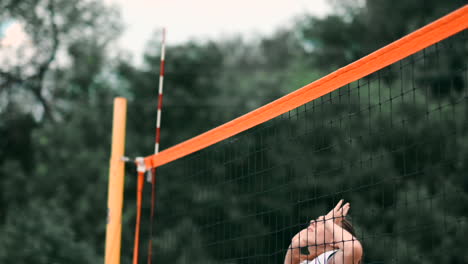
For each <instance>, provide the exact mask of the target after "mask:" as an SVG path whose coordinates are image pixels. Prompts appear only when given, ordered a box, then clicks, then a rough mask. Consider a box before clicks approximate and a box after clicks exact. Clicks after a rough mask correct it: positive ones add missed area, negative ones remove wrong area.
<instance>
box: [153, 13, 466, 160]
mask: <svg viewBox="0 0 468 264" xmlns="http://www.w3.org/2000/svg"><path fill="white" fill-rule="evenodd" d="M467 27H468V5H465V6H463V7H461V8H459V9H457V10H455V11H453V12H452V13H450V14H448V15H446V16H444V17H442V18H440V19H438V20H436V21H434V22H432V23H430V24H429V25H426V26H424V27H422V28H420V29H418V30H416V31H414V32H412V33H410V34H408V35H406V36H405V37H403V38H401V39H399V40H397V41H394V42H392V43H391V44H389V45H387V46H385V47H383V48H381V49H379V50H377V51H375V52H373V53H371V54H369V55H367V56H365V57H363V58H361V59H359V60H357V61H355V62H353V63H351V64H349V65H347V66H345V67H343V68H341V69H338V70H337V71H335V72H333V73H331V74H329V75H327V76H325V77H322V78H321V79H319V80H317V81H315V82H312V83H310V84H308V85H306V86H304V87H302V88H300V89H298V90H296V91H294V92H292V93H290V94H288V95H286V96H283V97H281V98H279V99H277V100H275V101H273V102H271V103H269V104H267V105H265V106H262V107H260V108H258V109H256V110H254V111H252V112H249V113H247V114H245V115H243V116H241V117H238V118H236V119H234V120H232V121H230V122H228V123H225V124H223V125H221V126H219V127H217V128H214V129H212V130H210V131H208V132H205V133H203V134H201V135H198V136H196V137H193V138H191V139H189V140H186V141H184V142H182V143H179V144H177V145H175V146H173V147H171V148H168V149H166V150H164V151H162V152H160V153H159V154H156V155H151V156H147V157H146V158H145V164H146V166H147V167H148V168H155V167H158V166H161V165H164V164H166V163H169V162H171V161H173V160H176V159H178V158H181V157H183V156H186V155H188V154H190V153H193V152H195V151H198V150H200V149H203V148H205V147H208V146H210V145H213V144H215V143H217V142H220V141H222V140H224V139H226V138H229V137H231V136H234V135H236V134H238V133H240V132H242V131H245V130H247V129H249V128H252V127H254V126H256V125H259V124H261V123H263V122H266V121H268V120H270V119H273V118H275V117H277V116H279V115H281V114H283V113H286V112H288V111H290V110H292V109H295V108H297V107H299V106H301V105H303V104H305V103H308V102H310V101H312V100H314V99H317V98H319V97H321V96H323V95H325V94H327V93H330V92H332V91H334V90H336V89H338V88H340V87H342V86H344V85H346V84H349V83H351V82H353V81H356V80H358V79H361V78H363V77H365V76H367V75H369V74H371V73H373V72H376V71H378V70H380V69H382V68H384V67H386V66H388V65H390V64H392V63H395V62H397V61H399V60H401V59H404V58H406V57H407V56H410V55H412V54H414V53H416V52H418V51H420V50H422V49H424V48H427V47H429V46H431V45H432V44H435V43H437V42H439V41H441V40H444V39H446V38H448V37H450V36H452V35H454V34H456V33H458V32H460V31H463V30H465V29H467Z"/></svg>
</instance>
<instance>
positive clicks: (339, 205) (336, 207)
mask: <svg viewBox="0 0 468 264" xmlns="http://www.w3.org/2000/svg"><path fill="white" fill-rule="evenodd" d="M342 204H343V199H341V200H340V201H339V202H338V203H337V204H336V206H335V208H333V211H334V212H338V210H339V209H340V208H341V205H342Z"/></svg>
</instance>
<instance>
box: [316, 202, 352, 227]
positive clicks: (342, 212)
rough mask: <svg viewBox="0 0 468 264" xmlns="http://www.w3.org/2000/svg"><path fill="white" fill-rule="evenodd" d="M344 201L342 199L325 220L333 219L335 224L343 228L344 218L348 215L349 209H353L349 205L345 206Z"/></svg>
mask: <svg viewBox="0 0 468 264" xmlns="http://www.w3.org/2000/svg"><path fill="white" fill-rule="evenodd" d="M342 205H343V199H341V200H340V201H339V202H338V203H337V204H336V206H335V208H333V209H332V210H330V212H328V214H326V215H325V217H324V218H323V220H330V219H333V221H334V222H335V224H337V225H340V226H341V222H342V221H343V218H344V217H346V215H347V214H348V211H349V208H351V205H350V204H349V203H345V204H344V205H343V206H342Z"/></svg>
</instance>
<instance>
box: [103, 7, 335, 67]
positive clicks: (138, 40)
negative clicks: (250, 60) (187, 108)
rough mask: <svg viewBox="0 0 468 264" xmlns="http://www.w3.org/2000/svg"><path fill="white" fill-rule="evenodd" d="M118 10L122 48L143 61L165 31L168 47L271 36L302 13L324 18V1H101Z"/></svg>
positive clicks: (325, 8)
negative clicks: (149, 46) (149, 45)
mask: <svg viewBox="0 0 468 264" xmlns="http://www.w3.org/2000/svg"><path fill="white" fill-rule="evenodd" d="M105 1H106V2H107V3H109V4H116V5H118V6H120V8H121V12H122V16H123V20H124V23H125V26H126V28H125V31H124V34H123V36H122V37H121V39H120V46H121V47H122V48H124V49H126V50H130V51H131V52H132V53H133V54H134V55H135V56H136V57H137V58H138V57H141V54H142V52H143V50H144V47H145V44H146V43H147V42H148V40H149V39H150V37H151V36H152V35H153V34H154V32H155V31H156V30H160V29H161V28H162V27H166V29H167V42H168V43H169V44H175V43H181V42H185V41H188V40H190V39H197V40H205V39H215V40H216V39H220V38H223V37H228V36H232V35H235V34H241V35H243V36H247V37H248V36H252V35H254V34H262V35H265V34H270V33H272V32H274V30H275V29H277V28H278V27H281V26H285V25H288V24H289V23H291V21H292V19H293V18H294V17H295V16H297V15H300V14H304V13H308V14H315V15H319V16H322V15H324V14H326V13H327V12H329V9H330V7H329V5H327V0H230V1H227V0H105Z"/></svg>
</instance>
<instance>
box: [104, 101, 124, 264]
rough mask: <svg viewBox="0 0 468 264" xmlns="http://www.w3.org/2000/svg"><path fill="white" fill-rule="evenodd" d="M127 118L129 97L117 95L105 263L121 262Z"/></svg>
mask: <svg viewBox="0 0 468 264" xmlns="http://www.w3.org/2000/svg"><path fill="white" fill-rule="evenodd" d="M126 118H127V99H125V98H122V97H117V98H115V99H114V117H113V122H112V148H111V157H110V167H109V186H108V198H107V199H108V200H107V227H106V251H105V258H104V263H105V264H120V248H121V236H122V208H123V195H124V170H125V161H124V160H123V159H122V157H124V151H125V126H126Z"/></svg>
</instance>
